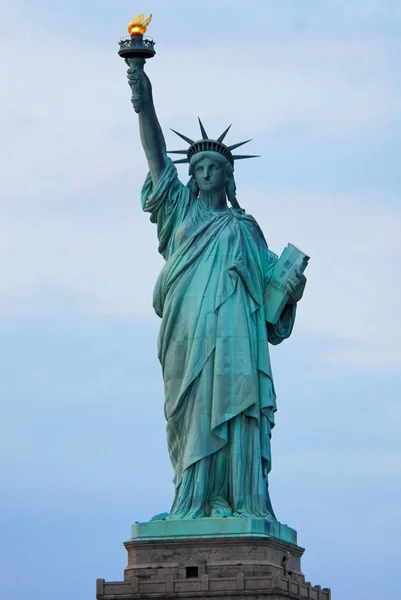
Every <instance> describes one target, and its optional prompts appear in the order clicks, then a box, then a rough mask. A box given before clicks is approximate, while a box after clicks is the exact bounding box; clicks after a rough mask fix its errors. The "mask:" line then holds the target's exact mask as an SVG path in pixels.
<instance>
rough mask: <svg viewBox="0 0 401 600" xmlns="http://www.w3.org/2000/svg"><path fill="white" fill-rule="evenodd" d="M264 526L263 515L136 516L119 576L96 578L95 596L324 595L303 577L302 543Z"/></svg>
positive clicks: (240, 598) (313, 598) (103, 599)
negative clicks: (138, 519) (115, 578)
mask: <svg viewBox="0 0 401 600" xmlns="http://www.w3.org/2000/svg"><path fill="white" fill-rule="evenodd" d="M202 522H203V524H202ZM185 523H188V525H185ZM191 525H192V527H190V526H191ZM273 525H275V526H276V529H275V531H276V533H277V532H278V533H279V534H280V532H281V531H282V532H283V534H284V536H285V537H287V536H289V537H292V539H294V536H295V540H296V532H295V531H294V530H293V529H291V528H289V527H287V526H285V525H281V524H279V523H276V524H273ZM277 527H278V529H277ZM280 528H285V529H282V530H281V529H280ZM191 529H192V531H191ZM266 530H269V531H271V530H272V524H271V523H270V522H268V521H264V520H263V519H230V518H229V519H196V520H192V521H151V522H149V523H139V524H136V525H134V526H133V538H132V539H131V540H130V541H128V542H126V543H125V544H124V545H125V547H126V549H127V551H128V566H127V568H126V569H125V573H124V581H121V582H120V581H119V582H106V581H105V580H104V579H98V580H97V590H96V591H97V595H96V597H97V600H142V599H143V600H145V598H146V599H151V598H170V599H173V598H181V599H182V600H186V599H188V598H211V599H214V598H216V599H217V598H221V597H222V596H224V598H226V599H227V600H245V599H247V600H253V599H255V600H256V598H258V599H260V598H261V597H262V596H263V597H264V596H266V597H269V598H270V599H271V600H279V599H280V600H283V599H285V598H291V599H293V600H301V599H304V598H308V599H310V600H330V598H331V595H330V590H329V589H327V588H325V589H321V588H320V586H312V585H311V584H310V583H308V582H305V578H304V576H303V574H302V571H301V556H302V554H303V552H304V550H303V548H300V547H299V546H297V545H296V543H291V542H289V541H287V540H283V539H280V538H279V537H273V536H272V535H269V534H268V533H266ZM291 532H292V533H291ZM163 533H164V537H163V535H162V534H163ZM172 533H175V534H176V535H175V536H174V535H172Z"/></svg>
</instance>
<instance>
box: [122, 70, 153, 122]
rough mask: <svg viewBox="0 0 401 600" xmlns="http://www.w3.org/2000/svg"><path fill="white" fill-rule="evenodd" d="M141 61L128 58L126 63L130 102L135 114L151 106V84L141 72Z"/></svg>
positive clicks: (142, 71)
mask: <svg viewBox="0 0 401 600" xmlns="http://www.w3.org/2000/svg"><path fill="white" fill-rule="evenodd" d="M142 61H143V59H139V60H138V59H137V58H133V59H131V58H128V59H126V63H127V64H128V66H129V68H128V71H127V77H128V83H129V85H130V86H131V90H132V97H131V102H132V104H133V106H134V110H135V112H136V113H139V112H140V111H141V109H142V108H144V107H145V106H149V105H152V103H153V99H152V84H151V83H150V79H149V77H148V76H147V75H146V73H145V72H144V70H143V62H144V61H143V62H142Z"/></svg>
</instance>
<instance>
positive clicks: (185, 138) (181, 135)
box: [171, 129, 195, 144]
mask: <svg viewBox="0 0 401 600" xmlns="http://www.w3.org/2000/svg"><path fill="white" fill-rule="evenodd" d="M171 131H172V132H173V133H175V134H176V135H178V136H179V137H180V138H181V139H183V140H184V141H185V142H188V144H194V143H195V140H191V138H189V137H187V136H186V135H183V134H182V133H178V131H176V130H175V129H172V130H171Z"/></svg>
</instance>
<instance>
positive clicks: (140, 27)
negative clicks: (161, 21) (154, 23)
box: [128, 13, 152, 35]
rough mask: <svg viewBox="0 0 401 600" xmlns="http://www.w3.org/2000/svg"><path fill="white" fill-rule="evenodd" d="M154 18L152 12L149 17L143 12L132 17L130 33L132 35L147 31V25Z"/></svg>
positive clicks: (129, 27) (129, 25)
mask: <svg viewBox="0 0 401 600" xmlns="http://www.w3.org/2000/svg"><path fill="white" fill-rule="evenodd" d="M151 20H152V15H151V14H150V15H149V16H148V18H147V19H145V16H144V14H143V13H141V14H140V15H138V16H137V17H135V19H132V21H130V22H129V24H128V33H129V34H130V35H138V34H139V35H143V34H144V33H145V31H146V28H147V26H148V25H149V23H150V22H151Z"/></svg>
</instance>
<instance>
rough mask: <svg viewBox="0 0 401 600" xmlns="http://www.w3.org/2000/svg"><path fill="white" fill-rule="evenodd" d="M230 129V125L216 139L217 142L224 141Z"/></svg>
mask: <svg viewBox="0 0 401 600" xmlns="http://www.w3.org/2000/svg"><path fill="white" fill-rule="evenodd" d="M230 127H231V125H229V126H228V127H227V129H226V130H225V131H223V133H222V134H221V135H220V136H219V137H218V138H217V141H218V142H222V141H223V140H224V138H225V137H226V135H227V133H228V132H229V131H230Z"/></svg>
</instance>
